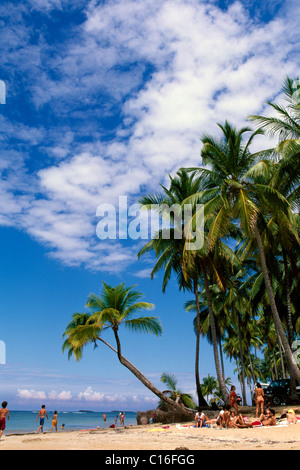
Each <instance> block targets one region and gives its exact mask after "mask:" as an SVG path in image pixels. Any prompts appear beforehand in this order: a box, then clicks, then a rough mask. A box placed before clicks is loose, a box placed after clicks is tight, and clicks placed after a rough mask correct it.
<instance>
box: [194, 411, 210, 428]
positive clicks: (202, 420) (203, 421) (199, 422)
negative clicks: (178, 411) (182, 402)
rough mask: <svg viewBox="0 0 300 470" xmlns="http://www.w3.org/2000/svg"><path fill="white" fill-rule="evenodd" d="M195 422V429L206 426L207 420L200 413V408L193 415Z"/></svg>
mask: <svg viewBox="0 0 300 470" xmlns="http://www.w3.org/2000/svg"><path fill="white" fill-rule="evenodd" d="M195 421H196V422H197V428H202V426H205V425H206V424H207V422H208V421H209V418H208V417H207V416H206V415H205V414H204V413H202V412H201V410H200V408H198V412H197V413H196V415H195Z"/></svg>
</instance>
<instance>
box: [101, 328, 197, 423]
mask: <svg viewBox="0 0 300 470" xmlns="http://www.w3.org/2000/svg"><path fill="white" fill-rule="evenodd" d="M114 334H115V339H116V342H117V350H116V349H115V348H113V347H112V346H111V345H110V344H109V343H107V342H106V341H104V339H102V338H100V337H98V338H97V339H98V340H99V341H101V342H102V343H104V344H105V345H106V346H108V347H109V348H110V349H111V350H112V351H114V352H115V353H116V354H117V355H118V358H119V361H120V363H121V364H122V365H123V366H124V367H126V368H127V369H128V370H130V372H132V374H133V375H135V376H136V378H137V379H138V380H139V381H140V382H142V384H143V385H145V387H147V388H148V389H149V390H150V391H151V392H152V393H154V394H155V395H156V396H157V397H158V398H159V399H161V400H163V401H164V402H165V403H167V405H168V406H170V407H171V408H173V409H175V410H177V411H179V412H180V413H182V414H184V415H186V416H187V419H193V418H194V414H195V411H194V410H191V409H190V408H185V407H184V406H181V405H179V404H178V403H176V402H175V401H173V400H171V398H169V397H167V396H166V395H164V394H163V393H162V392H161V391H160V390H158V388H156V387H155V385H153V384H152V383H151V382H150V380H148V379H147V377H145V376H144V374H142V372H140V371H139V369H137V368H136V367H135V366H134V365H133V364H132V363H131V362H129V361H128V360H127V359H126V358H125V357H124V356H122V354H121V343H120V340H119V336H118V333H117V331H114Z"/></svg>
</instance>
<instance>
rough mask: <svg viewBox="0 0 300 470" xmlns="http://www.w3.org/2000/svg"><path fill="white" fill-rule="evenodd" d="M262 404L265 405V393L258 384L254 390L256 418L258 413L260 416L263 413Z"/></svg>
mask: <svg viewBox="0 0 300 470" xmlns="http://www.w3.org/2000/svg"><path fill="white" fill-rule="evenodd" d="M264 403H265V393H264V390H263V388H262V387H261V385H260V383H257V384H256V389H255V404H256V418H258V416H259V413H260V414H261V415H262V414H263V412H264Z"/></svg>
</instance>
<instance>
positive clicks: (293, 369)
mask: <svg viewBox="0 0 300 470" xmlns="http://www.w3.org/2000/svg"><path fill="white" fill-rule="evenodd" d="M253 233H254V236H255V238H256V241H257V245H258V250H259V256H260V261H261V267H262V273H263V276H264V281H265V286H266V290H267V294H268V298H269V302H270V307H271V310H272V314H273V319H274V324H275V328H276V331H277V332H278V334H279V336H280V339H281V341H282V345H283V348H284V352H285V355H286V359H287V363H288V368H289V372H290V375H291V376H292V375H293V376H294V377H295V378H297V380H299V382H300V370H299V367H298V366H297V364H296V362H295V359H294V357H293V353H292V350H291V348H290V345H289V342H288V340H287V337H286V335H285V332H284V329H283V326H282V323H281V320H280V317H279V313H278V310H277V306H276V302H275V298H274V294H273V291H272V286H271V281H270V277H269V273H268V268H267V263H266V258H265V253H264V248H263V243H262V239H261V236H260V233H259V230H258V228H257V225H256V222H255V223H254V224H253Z"/></svg>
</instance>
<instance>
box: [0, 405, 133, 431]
mask: <svg viewBox="0 0 300 470" xmlns="http://www.w3.org/2000/svg"><path fill="white" fill-rule="evenodd" d="M105 413H106V417H107V418H106V422H104V421H103V412H101V411H100V412H93V411H61V412H58V419H57V422H58V430H59V431H60V427H61V426H62V425H63V424H64V430H65V431H78V430H81V429H97V428H98V427H100V428H109V427H110V426H111V425H112V424H114V423H115V421H114V419H115V416H116V415H118V424H117V427H120V422H119V413H120V411H109V412H105ZM47 414H48V417H49V419H48V420H47V419H45V426H44V432H49V431H50V430H51V425H52V416H53V411H47ZM9 415H10V420H9V421H7V422H6V429H5V434H6V435H8V434H14V433H18V434H22V433H30V432H35V431H37V430H38V428H39V421H38V422H36V419H37V415H38V411H14V410H10V411H9ZM136 424H137V423H136V413H135V412H132V411H127V412H125V426H130V425H134V426H135V425H136ZM53 432H55V429H54V430H53Z"/></svg>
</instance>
